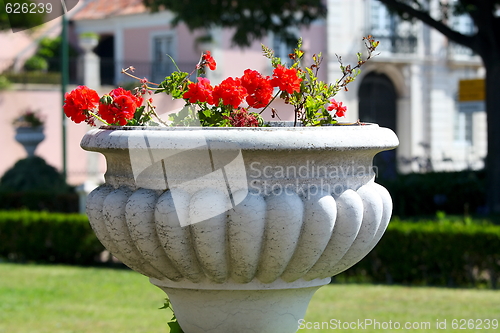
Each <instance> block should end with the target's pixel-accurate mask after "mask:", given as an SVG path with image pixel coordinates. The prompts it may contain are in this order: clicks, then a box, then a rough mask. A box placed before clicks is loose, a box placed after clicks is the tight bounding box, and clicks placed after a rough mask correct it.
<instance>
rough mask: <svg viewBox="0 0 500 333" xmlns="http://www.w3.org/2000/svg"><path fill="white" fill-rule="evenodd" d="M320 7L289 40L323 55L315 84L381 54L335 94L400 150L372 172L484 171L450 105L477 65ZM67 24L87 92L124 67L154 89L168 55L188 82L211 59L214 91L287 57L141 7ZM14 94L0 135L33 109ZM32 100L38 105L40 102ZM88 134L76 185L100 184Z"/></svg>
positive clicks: (2, 102) (404, 26)
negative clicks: (84, 46) (204, 58)
mask: <svg viewBox="0 0 500 333" xmlns="http://www.w3.org/2000/svg"><path fill="white" fill-rule="evenodd" d="M327 6H328V16H327V18H326V19H324V20H318V21H317V22H314V23H313V24H312V25H311V26H310V27H309V28H307V29H301V30H299V29H295V30H292V32H294V33H296V34H297V37H303V39H304V49H305V51H306V57H307V56H309V57H310V56H311V55H312V54H313V53H316V54H317V53H320V52H321V53H322V54H323V55H324V58H325V60H324V62H323V68H322V73H323V74H322V76H323V77H322V79H324V80H328V81H330V82H335V81H336V80H337V79H338V78H340V75H341V74H340V69H339V63H338V60H337V57H336V55H337V54H338V55H341V56H342V60H343V62H344V64H348V63H351V64H352V63H356V62H357V59H356V53H357V52H359V51H362V50H363V49H364V46H363V40H362V37H363V36H366V35H369V34H370V35H373V37H374V38H375V39H377V40H379V41H380V46H379V49H378V53H380V54H378V55H377V56H376V57H375V58H373V59H372V60H370V62H368V63H367V64H366V65H365V66H364V68H363V70H362V73H361V74H360V75H359V77H358V78H357V79H356V80H355V81H354V82H353V83H352V84H351V85H350V86H349V91H348V92H341V93H339V95H338V98H337V99H338V100H341V101H343V102H344V103H345V104H346V105H347V107H348V112H347V114H348V115H347V117H346V121H356V120H357V119H360V120H361V121H362V122H375V123H378V124H380V125H381V126H384V127H389V128H391V129H393V130H394V131H395V132H396V133H397V135H398V136H399V138H400V142H401V143H400V147H399V148H398V149H397V150H396V151H395V152H387V153H385V154H381V156H380V157H379V158H378V160H377V164H379V165H382V166H385V167H383V168H382V170H383V172H387V173H388V174H389V175H390V174H392V173H395V172H396V169H399V170H400V171H402V172H425V171H441V170H445V171H452V170H461V169H466V168H472V169H478V168H481V167H483V159H484V157H485V155H486V114H485V112H484V110H479V109H478V110H474V111H475V112H460V111H459V101H458V98H457V96H458V83H459V81H460V80H463V79H474V78H480V77H482V76H484V70H483V68H482V66H481V62H480V59H479V58H478V57H477V56H475V55H474V54H472V53H470V52H469V51H468V50H467V49H464V48H461V47H459V46H457V45H454V44H451V43H450V42H449V41H448V40H447V39H446V38H445V37H444V36H443V35H441V34H440V33H438V32H437V31H435V30H433V29H431V28H429V27H427V26H425V25H424V24H422V23H421V22H418V21H416V22H404V21H402V20H401V19H399V18H398V17H397V16H394V15H391V13H389V12H388V11H387V10H386V9H385V7H384V6H383V5H382V4H380V3H379V2H378V1H376V0H350V1H343V0H328V1H327ZM434 10H438V8H437V7H436V8H435V9H434ZM71 14H72V15H71V16H70V19H71V21H72V36H75V37H74V43H75V44H77V43H78V36H80V35H81V34H82V33H95V34H97V35H98V36H99V41H98V43H97V45H96V46H95V47H94V48H93V50H92V52H93V53H94V54H95V55H97V56H98V59H99V66H97V67H89V68H93V69H92V70H94V71H98V73H96V76H97V77H98V78H99V79H98V80H95V81H94V83H93V82H92V81H90V82H84V80H87V81H88V80H89V79H88V77H92V75H90V76H87V79H84V78H83V76H81V75H80V77H78V78H76V81H75V82H73V83H74V84H84V83H85V84H87V85H89V86H90V87H91V88H94V89H96V90H99V92H101V93H102V92H108V91H109V90H110V89H111V86H112V85H116V84H123V83H126V82H127V81H129V80H130V79H129V78H128V77H126V76H124V75H123V74H122V73H121V71H122V68H126V67H128V66H133V67H135V68H136V71H135V73H134V74H135V75H137V76H138V77H141V78H142V77H147V78H148V79H149V80H150V81H153V82H160V81H161V80H162V78H163V77H165V76H166V75H168V74H170V73H171V72H172V71H173V70H174V69H175V68H174V66H173V64H172V62H171V60H170V58H169V57H168V56H167V54H169V55H170V56H172V57H173V58H174V59H175V61H176V63H177V64H178V66H179V67H180V69H181V70H185V71H188V72H190V71H191V70H192V69H193V68H194V66H195V65H196V63H197V62H198V60H199V57H200V54H201V52H203V51H204V50H210V51H211V52H212V55H213V56H214V58H215V59H216V61H217V64H218V68H217V70H216V71H215V72H211V73H209V78H210V79H211V81H212V82H213V83H217V82H219V81H220V80H222V79H223V78H225V77H227V76H240V75H242V73H243V71H244V70H245V69H246V68H252V69H256V70H259V71H262V72H264V73H268V74H270V73H271V67H270V64H269V63H268V61H267V59H265V58H264V57H262V55H261V48H260V43H261V42H262V43H264V44H266V45H268V46H271V47H272V48H273V49H275V50H276V52H277V53H278V55H281V56H283V57H286V55H287V54H288V53H289V51H288V50H289V48H288V47H287V46H286V45H285V44H284V43H282V42H281V41H280V40H279V38H277V37H276V36H273V35H269V36H268V37H267V38H265V40H262V41H258V42H254V43H253V44H252V45H251V46H250V47H249V48H247V49H239V48H234V47H233V46H232V44H231V35H232V31H231V30H230V29H211V30H209V31H194V32H191V31H190V30H189V29H188V28H187V27H186V26H185V25H183V24H179V25H178V26H175V27H174V26H172V25H171V24H170V22H171V21H172V19H173V14H172V13H170V12H168V11H162V12H159V13H154V14H151V13H149V12H148V11H147V10H146V8H145V7H144V6H143V4H142V1H141V0H87V1H85V2H83V3H82V5H81V6H79V7H78V8H76V9H75V12H74V13H71ZM451 24H452V25H453V26H454V27H455V28H456V29H459V30H460V31H461V32H464V33H472V32H473V30H472V29H473V25H472V24H471V22H470V21H469V20H468V19H467V17H465V16H464V17H455V18H452V19H451ZM291 29H293V28H291ZM83 65H84V64H82V63H81V62H80V63H79V66H83ZM96 68H97V69H96ZM80 72H81V71H80ZM94 77H95V76H94ZM70 88H72V87H70ZM20 89H22V87H21V88H20ZM39 89H42V88H39ZM28 90H29V89H28ZM28 90H27V89H26V88H25V89H24V94H25V95H24V96H28V95H26V94H32V95H33V94H34V92H33V91H31V92H30V91H28ZM37 91H38V94H41V92H40V91H39V90H37ZM45 93H46V96H47V97H46V99H45V101H49V100H50V102H41V103H36V104H35V105H34V107H41V108H42V109H43V110H42V113H44V114H46V115H47V118H48V119H47V120H49V121H50V122H51V123H52V119H54V125H51V126H52V127H51V128H50V130H51V131H54V133H53V136H54V139H53V141H50V142H51V143H50V147H49V146H45V147H44V144H45V143H42V144H41V145H40V148H39V153H40V154H41V155H45V154H47V155H49V154H52V155H53V156H52V157H50V156H49V157H48V160H49V161H53V165H55V166H56V167H60V165H61V163H59V162H58V159H59V158H60V155H61V153H60V150H58V149H59V147H60V146H61V145H60V141H61V140H62V139H61V138H60V134H59V136H58V137H57V138H55V136H57V135H56V133H58V131H57V127H56V125H55V124H56V123H57V124H59V125H60V121H61V120H60V118H61V116H60V113H61V109H60V108H59V107H57V104H58V103H60V102H59V101H60V98H61V96H60V95H59V96H58V95H57V91H54V89H52V91H46V92H45ZM16 94H17V95H16ZM20 94H23V93H22V91H20V90H18V91H4V92H0V109H1V110H2V115H1V117H2V123H1V124H0V126H2V127H5V128H6V127H7V126H11V125H10V124H7V123H6V120H7V119H8V117H11V118H14V117H15V115H16V114H15V113H14V111H16V112H17V110H15V109H16V108H17V109H20V108H21V106H22V105H23V104H25V105H27V104H29V103H31V102H33V101H34V99H33V98H32V97H28V98H23V97H19V96H20ZM37 100H38V101H43V100H44V99H43V97H40V96H39V97H37ZM178 102H179V101H177V103H176V102H172V101H171V100H170V99H169V98H168V97H166V96H165V97H160V98H158V99H157V100H156V104H157V105H158V110H164V111H172V110H175V109H176V108H179V107H180V106H181V104H182V103H178ZM45 105H46V106H45ZM279 107H280V108H281V107H283V110H284V111H283V112H282V113H280V117H281V118H282V119H291V117H292V115H291V113H290V112H289V111H290V110H288V109H286V108H285V107H284V106H283V105H281V106H279ZM278 110H280V109H279V108H278ZM85 130H87V128H85V126H84V125H79V129H76V127H74V125H73V124H71V125H69V133H68V150H69V151H70V152H71V153H70V154H69V158H72V154H74V155H75V158H77V160H78V161H79V162H78V163H77V164H75V165H74V166H73V165H72V164H70V169H69V170H68V176H69V180H70V182H72V183H75V184H76V183H81V182H82V180H83V179H85V178H88V177H91V178H94V179H97V178H96V177H98V176H97V175H98V174H100V173H102V172H103V171H104V169H105V166H104V162H103V161H102V160H101V157H95V156H94V155H92V154H90V153H85V152H83V153H77V152H76V150H79V149H80V148H79V139H80V138H81V135H82V133H83V132H85ZM0 133H4V134H2V136H5V137H4V138H3V139H4V140H3V142H8V143H6V145H7V146H8V145H11V144H12V145H16V143H15V142H14V140H13V136H11V137H7V136H9V135H10V134H11V133H10V132H9V130H8V129H6V131H3V130H2V131H0ZM48 139H50V137H48ZM3 149H4V150H5V151H6V152H7V149H8V148H6V146H4V148H3ZM21 149H22V148H19V149H17V147H16V149H14V150H12V149H11V150H10V151H15V153H11V154H10V157H11V158H8V159H7V160H5V159H4V160H3V161H1V162H0V163H1V164H0V173H3V172H4V171H5V170H6V169H7V168H8V167H9V164H10V165H12V164H13V163H12V160H13V159H15V158H22V157H23V156H21V155H22V150H21ZM54 154H56V155H57V156H59V157H57V158H56V157H55V155H54ZM76 155H78V157H76ZM43 157H45V156H43ZM72 168H73V169H72ZM77 175H78V176H77Z"/></svg>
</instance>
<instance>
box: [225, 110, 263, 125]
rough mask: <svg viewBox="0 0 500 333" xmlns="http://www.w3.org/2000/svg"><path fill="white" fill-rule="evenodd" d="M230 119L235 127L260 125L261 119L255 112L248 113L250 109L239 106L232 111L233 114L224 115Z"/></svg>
mask: <svg viewBox="0 0 500 333" xmlns="http://www.w3.org/2000/svg"><path fill="white" fill-rule="evenodd" d="M224 118H225V119H228V120H229V123H230V124H231V126H233V127H258V126H259V120H258V119H257V117H256V116H255V114H253V113H248V110H246V109H243V108H239V109H236V110H234V111H233V112H231V115H230V116H228V117H224Z"/></svg>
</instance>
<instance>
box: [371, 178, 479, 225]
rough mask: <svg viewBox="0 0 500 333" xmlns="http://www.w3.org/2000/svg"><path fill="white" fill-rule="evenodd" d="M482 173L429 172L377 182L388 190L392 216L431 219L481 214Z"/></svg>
mask: <svg viewBox="0 0 500 333" xmlns="http://www.w3.org/2000/svg"><path fill="white" fill-rule="evenodd" d="M485 177H486V175H485V172H484V171H460V172H430V173H425V174H423V173H414V174H406V175H398V176H397V177H396V178H395V179H378V180H377V182H378V183H380V184H381V185H383V186H384V187H386V188H387V190H388V191H389V193H391V197H392V199H393V203H394V213H393V215H397V216H400V217H405V216H418V215H420V216H422V215H428V216H433V215H434V214H436V212H437V211H444V212H446V213H448V214H470V213H476V212H481V210H484V206H485V204H486V194H485V193H486V189H485V188H486V182H485Z"/></svg>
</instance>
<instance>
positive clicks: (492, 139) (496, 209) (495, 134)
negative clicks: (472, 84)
mask: <svg viewBox="0 0 500 333" xmlns="http://www.w3.org/2000/svg"><path fill="white" fill-rule="evenodd" d="M484 65H485V67H486V111H487V123H488V156H487V157H486V175H487V177H486V179H487V188H486V191H487V192H486V195H487V204H488V208H489V210H490V213H500V91H499V90H498V89H499V87H500V59H498V58H497V59H491V60H489V61H488V62H486V61H485V63H484Z"/></svg>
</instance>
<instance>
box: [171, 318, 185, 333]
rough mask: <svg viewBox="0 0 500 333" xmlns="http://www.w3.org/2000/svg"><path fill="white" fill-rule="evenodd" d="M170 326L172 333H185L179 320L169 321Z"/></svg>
mask: <svg viewBox="0 0 500 333" xmlns="http://www.w3.org/2000/svg"><path fill="white" fill-rule="evenodd" d="M168 327H169V328H170V333H184V331H183V330H182V328H181V326H180V325H179V323H178V322H177V321H171V322H169V323H168Z"/></svg>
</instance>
